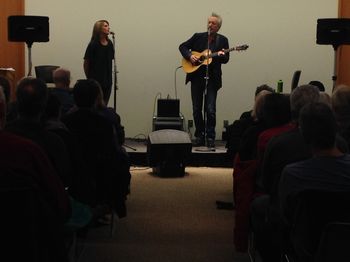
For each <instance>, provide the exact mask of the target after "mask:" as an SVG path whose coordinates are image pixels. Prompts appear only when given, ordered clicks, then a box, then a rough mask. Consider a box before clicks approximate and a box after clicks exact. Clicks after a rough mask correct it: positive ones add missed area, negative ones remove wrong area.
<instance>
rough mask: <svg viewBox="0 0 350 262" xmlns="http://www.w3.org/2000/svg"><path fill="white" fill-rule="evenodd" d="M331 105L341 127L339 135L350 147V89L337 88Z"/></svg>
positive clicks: (345, 87)
mask: <svg viewBox="0 0 350 262" xmlns="http://www.w3.org/2000/svg"><path fill="white" fill-rule="evenodd" d="M331 103H332V109H333V111H334V114H335V119H336V121H337V124H338V127H339V134H340V135H341V136H342V137H343V138H344V139H345V140H346V141H347V144H348V146H349V147H350V87H349V86H346V85H341V86H337V87H336V89H335V90H334V92H333V94H332V97H331Z"/></svg>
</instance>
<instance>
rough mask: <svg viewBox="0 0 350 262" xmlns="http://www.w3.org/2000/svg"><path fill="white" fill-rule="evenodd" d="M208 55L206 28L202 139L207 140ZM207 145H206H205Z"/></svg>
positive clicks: (208, 46)
mask: <svg viewBox="0 0 350 262" xmlns="http://www.w3.org/2000/svg"><path fill="white" fill-rule="evenodd" d="M209 55H210V28H208V43H207V55H206V56H207V57H206V59H207V63H206V65H205V77H204V79H205V87H204V115H203V117H204V119H203V120H204V141H205V142H207V140H208V137H207V136H208V135H207V121H208V119H207V102H208V101H207V93H208V85H209ZM207 147H208V145H207Z"/></svg>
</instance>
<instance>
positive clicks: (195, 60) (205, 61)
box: [179, 13, 230, 148]
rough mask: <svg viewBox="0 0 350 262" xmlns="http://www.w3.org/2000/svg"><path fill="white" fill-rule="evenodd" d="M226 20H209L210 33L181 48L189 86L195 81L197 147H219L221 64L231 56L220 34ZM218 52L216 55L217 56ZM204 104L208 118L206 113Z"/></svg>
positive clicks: (188, 41) (193, 98)
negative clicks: (218, 111)
mask: <svg viewBox="0 0 350 262" xmlns="http://www.w3.org/2000/svg"><path fill="white" fill-rule="evenodd" d="M221 24H222V18H221V17H220V16H219V15H217V14H215V13H212V14H211V16H209V18H208V26H207V29H208V31H207V32H203V33H195V34H194V35H193V36H192V37H191V38H190V39H188V40H187V41H185V42H183V43H182V44H181V45H180V46H179V50H180V53H181V54H182V56H183V58H184V59H183V60H184V62H183V69H184V70H185V72H186V73H187V75H186V84H187V83H188V82H189V81H191V98H192V110H193V119H194V123H195V128H196V130H195V134H194V135H195V137H196V140H195V142H194V146H205V142H207V146H208V147H209V148H214V147H215V125H216V96H217V91H218V90H219V89H220V88H221V86H222V79H221V74H222V73H221V64H226V63H227V62H228V61H229V59H230V55H229V52H228V51H226V50H225V49H227V50H229V49H228V47H229V43H228V39H227V38H226V37H225V36H223V35H221V34H218V33H217V32H218V31H219V29H220V27H221ZM214 52H216V53H215V55H214ZM203 97H204V98H205V100H206V101H204V116H203V113H202V108H203Z"/></svg>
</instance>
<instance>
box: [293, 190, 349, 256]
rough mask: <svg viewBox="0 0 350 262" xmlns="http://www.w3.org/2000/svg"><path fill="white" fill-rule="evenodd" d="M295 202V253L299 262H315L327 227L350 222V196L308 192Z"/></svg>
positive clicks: (340, 193)
mask: <svg viewBox="0 0 350 262" xmlns="http://www.w3.org/2000/svg"><path fill="white" fill-rule="evenodd" d="M295 200H296V210H295V213H294V214H295V215H294V218H293V222H292V227H291V231H290V241H291V246H292V250H294V253H295V255H296V257H298V260H297V261H314V257H315V256H316V253H317V250H318V247H319V244H320V239H321V236H322V234H323V232H326V231H324V230H325V229H326V228H327V227H326V226H327V225H328V224H330V223H349V222H350V209H349V208H348V207H349V206H350V192H325V191H318V190H307V191H303V192H300V193H299V194H298V195H297V196H296V199H295ZM333 232H336V231H333ZM348 238H349V239H350V235H348ZM348 241H349V240H348ZM324 243H326V242H324Z"/></svg>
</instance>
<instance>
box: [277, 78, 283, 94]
mask: <svg viewBox="0 0 350 262" xmlns="http://www.w3.org/2000/svg"><path fill="white" fill-rule="evenodd" d="M282 92H283V81H282V80H278V81H277V93H282Z"/></svg>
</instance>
